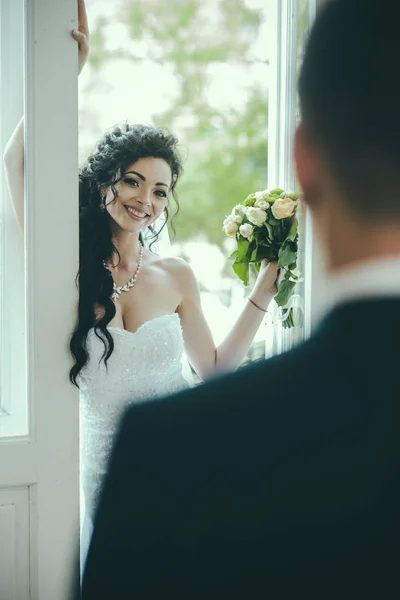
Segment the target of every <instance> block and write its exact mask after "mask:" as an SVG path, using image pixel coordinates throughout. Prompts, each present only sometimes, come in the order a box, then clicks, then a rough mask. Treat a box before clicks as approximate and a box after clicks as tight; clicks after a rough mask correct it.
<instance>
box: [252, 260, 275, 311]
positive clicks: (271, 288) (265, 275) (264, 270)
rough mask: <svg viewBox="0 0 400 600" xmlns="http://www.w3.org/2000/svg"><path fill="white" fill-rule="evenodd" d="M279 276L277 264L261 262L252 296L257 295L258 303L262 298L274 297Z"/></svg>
mask: <svg viewBox="0 0 400 600" xmlns="http://www.w3.org/2000/svg"><path fill="white" fill-rule="evenodd" d="M279 276H280V274H279V272H278V263H277V262H268V261H267V260H263V261H262V263H261V267H260V272H259V274H258V277H257V281H256V284H255V286H254V291H253V293H252V296H253V295H254V293H257V298H259V300H260V301H261V300H262V298H263V297H266V296H268V297H270V296H275V295H276V294H277V292H278V284H279Z"/></svg>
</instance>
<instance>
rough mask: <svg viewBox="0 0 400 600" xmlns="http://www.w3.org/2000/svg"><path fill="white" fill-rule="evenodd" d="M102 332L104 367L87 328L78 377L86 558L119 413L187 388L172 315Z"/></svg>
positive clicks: (99, 347) (99, 348) (180, 343)
mask: <svg viewBox="0 0 400 600" xmlns="http://www.w3.org/2000/svg"><path fill="white" fill-rule="evenodd" d="M108 330H109V332H110V333H111V335H112V337H113V340H114V351H113V353H112V355H111V356H110V358H109V360H108V363H107V368H106V367H105V365H104V360H102V355H103V352H104V344H103V342H102V341H101V340H100V339H99V338H98V337H97V335H96V334H95V331H94V329H91V330H90V331H89V334H88V338H87V351H88V354H89V361H88V363H87V365H86V366H85V367H84V369H83V370H82V373H81V375H80V389H81V393H80V405H81V412H80V415H81V419H80V420H81V427H80V429H81V488H82V492H83V496H84V512H85V517H84V526H83V531H82V538H81V556H82V558H84V557H85V556H86V552H87V546H88V543H89V541H90V535H91V529H92V517H93V514H94V511H95V509H96V505H97V501H98V497H99V492H100V489H101V485H102V481H103V478H104V474H105V472H106V469H107V463H108V459H109V457H110V453H111V450H112V444H113V439H114V435H115V433H116V431H117V428H118V424H119V420H120V418H121V415H122V413H123V412H124V410H125V409H126V408H127V406H129V405H130V404H133V403H136V402H142V401H145V400H149V399H151V398H156V397H160V396H166V395H169V394H172V393H174V392H178V391H180V390H182V389H184V388H186V387H189V385H190V384H191V382H190V381H189V380H188V378H185V376H184V374H183V361H184V358H183V336H182V328H181V323H180V319H179V315H177V314H176V313H174V314H170V315H164V316H161V317H157V318H155V319H152V320H150V321H147V322H145V323H143V325H141V326H140V327H139V329H138V330H137V331H135V332H130V331H125V330H123V329H117V328H114V327H109V328H108ZM99 335H101V334H99Z"/></svg>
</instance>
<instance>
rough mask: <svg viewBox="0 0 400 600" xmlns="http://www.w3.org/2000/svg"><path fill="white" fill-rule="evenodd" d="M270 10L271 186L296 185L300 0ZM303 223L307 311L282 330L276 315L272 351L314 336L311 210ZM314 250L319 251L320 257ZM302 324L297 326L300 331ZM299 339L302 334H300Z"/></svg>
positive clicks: (316, 297)
mask: <svg viewBox="0 0 400 600" xmlns="http://www.w3.org/2000/svg"><path fill="white" fill-rule="evenodd" d="M272 1H273V7H271V9H272V11H271V14H272V15H273V19H274V22H275V27H273V28H272V29H273V32H274V36H275V37H274V38H273V39H271V40H270V43H271V44H272V51H271V53H270V54H271V57H273V59H272V60H271V64H270V68H271V85H270V91H269V123H268V187H269V188H274V187H284V188H285V189H289V190H294V187H295V182H296V170H295V162H294V148H293V142H294V133H295V129H296V107H297V80H298V60H297V59H298V57H297V52H298V0H272ZM324 1H326V0H319V2H318V0H309V23H310V25H311V24H312V22H313V21H314V18H315V13H316V9H317V7H318V4H322V3H323V2H324ZM304 218H305V222H304V224H303V235H304V238H305V239H304V240H303V245H302V248H303V249H302V252H304V257H303V261H302V262H303V265H304V273H303V276H304V278H305V281H304V288H303V294H304V298H303V297H298V298H297V302H296V304H297V306H298V307H300V308H301V309H302V310H303V314H304V323H303V327H302V328H294V329H284V328H283V327H282V325H281V323H279V322H278V320H277V311H276V309H275V311H274V312H275V314H274V340H273V348H272V351H270V352H267V355H268V354H271V353H272V354H279V353H281V352H283V351H285V350H290V348H292V347H293V345H294V343H295V342H296V343H297V342H298V341H301V340H302V339H306V338H308V337H309V336H310V334H311V331H312V328H313V324H314V322H315V317H314V314H315V313H316V312H317V310H316V307H317V305H318V304H319V301H320V297H321V294H322V289H321V288H319V287H317V284H319V283H320V281H321V272H320V260H319V253H318V251H317V248H318V245H317V242H316V240H315V236H314V233H313V230H312V223H311V218H310V214H309V211H308V210H306V211H305V217H304ZM316 254H318V256H317V257H316ZM297 329H299V331H297ZM299 338H300V339H299Z"/></svg>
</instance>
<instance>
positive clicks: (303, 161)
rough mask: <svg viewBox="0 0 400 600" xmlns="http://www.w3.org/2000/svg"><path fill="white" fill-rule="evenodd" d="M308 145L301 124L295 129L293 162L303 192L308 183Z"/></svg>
mask: <svg viewBox="0 0 400 600" xmlns="http://www.w3.org/2000/svg"><path fill="white" fill-rule="evenodd" d="M308 146H309V144H308V142H307V138H306V135H305V132H304V126H303V124H302V123H300V125H299V126H298V128H297V129H296V133H295V136H294V160H295V163H296V171H297V179H298V182H299V183H300V186H301V188H302V190H303V191H305V189H307V187H308V184H309V182H310V175H311V174H310V157H309V147H308Z"/></svg>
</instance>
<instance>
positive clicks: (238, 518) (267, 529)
mask: <svg viewBox="0 0 400 600" xmlns="http://www.w3.org/2000/svg"><path fill="white" fill-rule="evenodd" d="M399 339H400V299H399V300H390V299H389V300H382V301H364V302H359V303H354V304H348V305H345V306H343V307H340V308H338V309H336V310H335V311H334V312H333V313H331V314H330V315H329V317H328V318H327V319H326V320H325V321H324V323H323V324H322V326H321V327H320V329H319V331H318V332H317V333H316V334H315V335H314V336H313V337H312V338H311V339H310V340H309V341H307V342H306V343H305V344H303V345H302V346H301V347H299V348H297V349H295V350H293V351H291V352H289V353H287V354H284V355H281V356H278V357H275V358H273V359H270V360H268V361H265V362H262V363H260V364H258V365H256V366H253V367H250V368H248V369H245V370H244V371H239V372H237V373H235V374H233V375H230V376H227V377H223V378H220V379H217V380H215V381H213V382H211V383H208V384H206V385H203V386H200V387H198V388H196V389H193V390H190V391H186V392H183V393H181V394H179V395H176V396H174V397H171V398H169V399H162V400H159V401H153V402H149V403H146V404H142V405H140V406H133V407H132V408H130V409H129V410H128V412H127V413H126V415H125V417H124V419H123V422H122V426H121V429H120V432H119V435H118V438H117V441H116V445H115V449H114V453H113V457H112V460H111V464H110V468H109V472H108V475H107V478H106V482H105V486H104V490H103V494H102V498H101V502H100V506H99V510H98V514H97V518H96V521H95V532H94V536H93V539H92V544H91V548H90V551H89V555H88V560H87V565H86V571H85V576H84V584H83V599H84V600H89V599H92V598H93V599H95V598H96V600H100V599H103V598H135V599H142V598H173V599H176V598H185V599H192V598H233V597H235V598H236V597H237V598H255V597H262V598H293V599H295V598H310V597H313V598H314V597H315V598H319V599H324V598H336V599H339V598H352V599H355V598H365V597H371V598H389V597H400V589H399V582H398V580H399V578H400V562H399V558H400V556H399V554H400V553H399V548H400V519H399V517H400V404H399V401H400V397H399V377H400V350H399ZM398 572H399V576H398V575H397V573H398Z"/></svg>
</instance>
